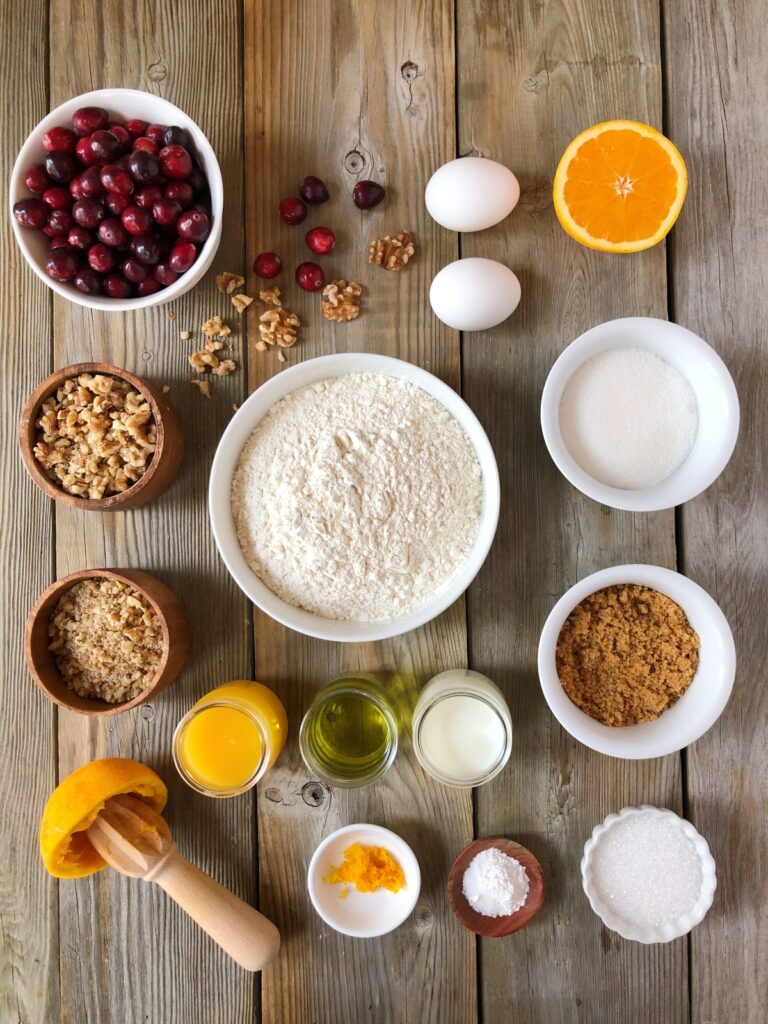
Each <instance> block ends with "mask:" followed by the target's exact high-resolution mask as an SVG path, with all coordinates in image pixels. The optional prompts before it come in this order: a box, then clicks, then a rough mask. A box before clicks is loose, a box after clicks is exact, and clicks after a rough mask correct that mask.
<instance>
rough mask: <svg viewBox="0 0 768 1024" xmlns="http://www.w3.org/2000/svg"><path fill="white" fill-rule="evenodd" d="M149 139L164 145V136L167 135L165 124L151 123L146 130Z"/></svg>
mask: <svg viewBox="0 0 768 1024" xmlns="http://www.w3.org/2000/svg"><path fill="white" fill-rule="evenodd" d="M144 134H145V135H146V137H147V138H148V139H151V140H152V141H153V142H154V143H156V144H157V145H158V146H162V145H163V137H164V135H165V125H164V124H149V125H147V130H146V131H145V132H144Z"/></svg>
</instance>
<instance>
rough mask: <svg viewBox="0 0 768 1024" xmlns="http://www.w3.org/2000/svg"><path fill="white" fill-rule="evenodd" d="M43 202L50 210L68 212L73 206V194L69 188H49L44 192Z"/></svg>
mask: <svg viewBox="0 0 768 1024" xmlns="http://www.w3.org/2000/svg"><path fill="white" fill-rule="evenodd" d="M43 202H44V203H45V205H46V206H47V207H48V209H49V210H68V209H69V208H70V206H71V205H72V193H71V192H70V191H69V189H68V188H62V187H61V186H59V187H58V188H47V189H46V190H45V192H43Z"/></svg>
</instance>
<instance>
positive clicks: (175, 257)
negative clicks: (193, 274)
mask: <svg viewBox="0 0 768 1024" xmlns="http://www.w3.org/2000/svg"><path fill="white" fill-rule="evenodd" d="M196 259H197V249H196V248H195V247H194V245H193V244H192V243H191V242H177V243H176V245H174V247H173V248H172V249H171V251H170V254H169V256H168V266H169V267H170V268H171V270H173V271H174V272H175V273H177V274H183V273H185V272H186V271H187V270H189V268H190V267H191V266H192V264H193V263H194V262H195V260H196Z"/></svg>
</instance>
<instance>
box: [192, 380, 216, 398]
mask: <svg viewBox="0 0 768 1024" xmlns="http://www.w3.org/2000/svg"><path fill="white" fill-rule="evenodd" d="M189 383H190V384H191V385H192V387H193V388H197V390H198V391H199V392H200V394H201V395H205V397H206V398H210V397H211V385H210V384H209V383H208V381H207V380H191V381H190V382H189Z"/></svg>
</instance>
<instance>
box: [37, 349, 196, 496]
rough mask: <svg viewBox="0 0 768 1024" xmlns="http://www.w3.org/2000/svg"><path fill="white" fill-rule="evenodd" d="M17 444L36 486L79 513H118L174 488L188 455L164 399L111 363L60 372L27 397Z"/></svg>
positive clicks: (176, 419) (85, 364)
mask: <svg viewBox="0 0 768 1024" xmlns="http://www.w3.org/2000/svg"><path fill="white" fill-rule="evenodd" d="M19 444H20V447H21V455H22V458H23V459H24V465H25V467H26V469H27V472H28V473H29V475H30V476H31V477H32V479H33V480H34V482H35V483H36V484H37V486H38V487H39V488H40V489H41V490H43V491H45V493H46V494H47V495H48V496H49V497H50V498H53V499H54V501H61V502H63V503H64V504H66V505H70V506H72V507H73V508H80V509H85V510H88V511H101V512H105V511H118V510H120V509H127V508H136V507H137V506H139V505H145V504H146V503H147V502H150V501H152V500H153V499H154V498H156V497H157V496H158V495H160V494H161V493H162V492H163V491H165V490H166V488H168V487H169V486H170V484H171V482H172V480H173V478H174V477H175V476H176V474H177V472H178V470H179V466H180V465H181V460H182V457H183V454H184V435H183V434H182V430H181V424H180V423H179V420H178V417H177V416H176V413H175V412H174V410H173V408H172V406H171V405H170V403H169V402H168V400H167V398H166V397H165V395H163V393H162V392H161V391H160V390H159V389H158V388H156V387H154V386H153V385H152V384H148V383H147V382H146V381H143V380H140V379H139V378H138V377H136V376H134V375H133V374H132V373H129V372H128V371H127V370H122V369H120V367H118V366H112V365H111V364H110V363H77V364H75V365H73V366H66V367H64V369H62V370H57V371H56V372H55V373H52V374H51V375H50V376H49V377H46V378H45V380H44V381H42V383H40V384H39V385H38V386H37V388H35V390H34V391H33V392H32V394H31V395H30V396H29V398H28V400H27V402H26V404H25V406H24V409H23V411H22V414H21V419H20V421H19Z"/></svg>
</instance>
